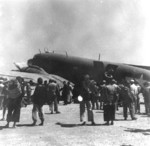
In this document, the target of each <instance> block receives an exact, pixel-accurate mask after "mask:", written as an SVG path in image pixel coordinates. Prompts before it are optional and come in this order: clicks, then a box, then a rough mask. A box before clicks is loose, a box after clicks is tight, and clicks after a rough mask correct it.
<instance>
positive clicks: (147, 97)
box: [142, 82, 150, 114]
mask: <svg viewBox="0 0 150 146" xmlns="http://www.w3.org/2000/svg"><path fill="white" fill-rule="evenodd" d="M143 85H144V87H142V93H143V96H144V103H145V113H146V114H149V113H150V86H149V83H148V82H145V83H144V84H143Z"/></svg>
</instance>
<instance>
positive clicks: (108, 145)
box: [0, 103, 150, 146]
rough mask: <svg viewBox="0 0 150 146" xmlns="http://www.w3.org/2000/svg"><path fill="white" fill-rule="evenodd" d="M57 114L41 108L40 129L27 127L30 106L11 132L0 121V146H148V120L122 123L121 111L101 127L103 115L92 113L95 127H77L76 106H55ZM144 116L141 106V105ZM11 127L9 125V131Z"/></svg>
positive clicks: (29, 120)
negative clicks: (109, 123) (111, 120)
mask: <svg viewBox="0 0 150 146" xmlns="http://www.w3.org/2000/svg"><path fill="white" fill-rule="evenodd" d="M59 110H60V112H61V113H60V114H50V112H49V108H48V106H47V105H45V106H44V113H45V123H44V126H38V124H39V123H40V120H39V121H38V123H37V126H31V125H30V124H31V123H32V118H31V111H32V105H29V106H27V107H26V108H25V107H24V108H22V109H21V120H20V123H18V124H17V127H16V128H15V129H14V128H4V127H3V126H4V125H5V124H6V121H0V146H5V145H6V146H7V145H8V146H13V145H14V146H104V145H105V146H149V145H150V117H148V116H146V115H144V114H140V115H136V117H137V118H138V119H137V120H136V121H132V120H131V118H130V116H129V117H128V120H127V121H124V120H123V119H124V118H123V116H122V108H121V107H120V108H119V111H117V113H116V121H115V123H114V125H113V126H105V125H103V124H104V121H103V111H102V110H94V118H95V122H96V125H95V126H91V125H90V123H87V125H85V126H81V125H80V121H79V105H78V104H71V105H66V106H64V105H62V104H61V103H60V105H59ZM141 112H142V113H143V112H144V105H141ZM1 113H2V111H0V116H1ZM11 126H12V124H10V127H11Z"/></svg>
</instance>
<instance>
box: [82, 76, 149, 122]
mask: <svg viewBox="0 0 150 146" xmlns="http://www.w3.org/2000/svg"><path fill="white" fill-rule="evenodd" d="M80 91H81V92H80V93H79V94H80V95H81V97H82V99H80V120H81V122H82V125H85V124H86V120H85V107H87V113H88V121H91V123H92V125H94V124H95V122H94V114H93V109H95V105H96V109H103V110H104V112H103V113H104V121H106V123H105V125H109V124H111V125H113V124H114V120H115V113H116V111H117V110H118V104H119V105H122V106H123V116H124V120H127V118H128V109H129V111H130V116H131V119H132V120H136V119H137V118H136V117H135V114H140V97H141V94H142V95H143V97H144V103H145V112H146V114H149V112H150V86H149V83H148V82H145V83H144V84H143V86H140V85H139V84H138V83H137V82H136V81H135V80H133V79H131V80H130V81H127V80H122V81H121V82H120V83H117V81H116V80H115V79H113V78H112V76H111V75H108V76H107V77H106V80H103V82H102V84H100V85H99V84H97V83H96V82H95V81H94V80H92V79H91V78H90V76H89V75H85V76H84V78H83V81H82V86H81V90H80ZM110 122H111V123H110Z"/></svg>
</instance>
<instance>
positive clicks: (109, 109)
mask: <svg viewBox="0 0 150 146" xmlns="http://www.w3.org/2000/svg"><path fill="white" fill-rule="evenodd" d="M115 94H116V89H115V87H114V86H113V84H112V79H111V78H109V79H108V85H106V97H105V99H104V121H106V123H105V125H109V122H110V121H111V125H113V124H114V119H115V102H116V96H115Z"/></svg>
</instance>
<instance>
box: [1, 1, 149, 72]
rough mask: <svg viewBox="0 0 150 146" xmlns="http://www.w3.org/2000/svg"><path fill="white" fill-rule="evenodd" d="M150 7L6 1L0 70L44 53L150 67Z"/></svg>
mask: <svg viewBox="0 0 150 146" xmlns="http://www.w3.org/2000/svg"><path fill="white" fill-rule="evenodd" d="M148 6H149V2H148V0H145V1H142V0H32V1H31V0H1V1H0V52H1V53H0V68H1V69H2V70H8V69H12V68H14V66H13V62H25V61H26V60H27V59H29V58H32V57H33V55H34V54H36V53H38V52H39V49H41V51H43V50H44V48H48V49H49V50H57V52H61V53H63V52H64V51H67V52H68V54H70V55H74V56H80V57H86V58H92V59H98V54H99V53H100V54H101V59H102V60H107V61H112V62H120V63H130V64H142V65H150V64H149V55H148V50H149V49H148V45H149V40H148V38H150V37H149V34H150V33H149V24H150V19H149V15H148V14H149V7H148ZM149 46H150V45H149Z"/></svg>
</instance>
